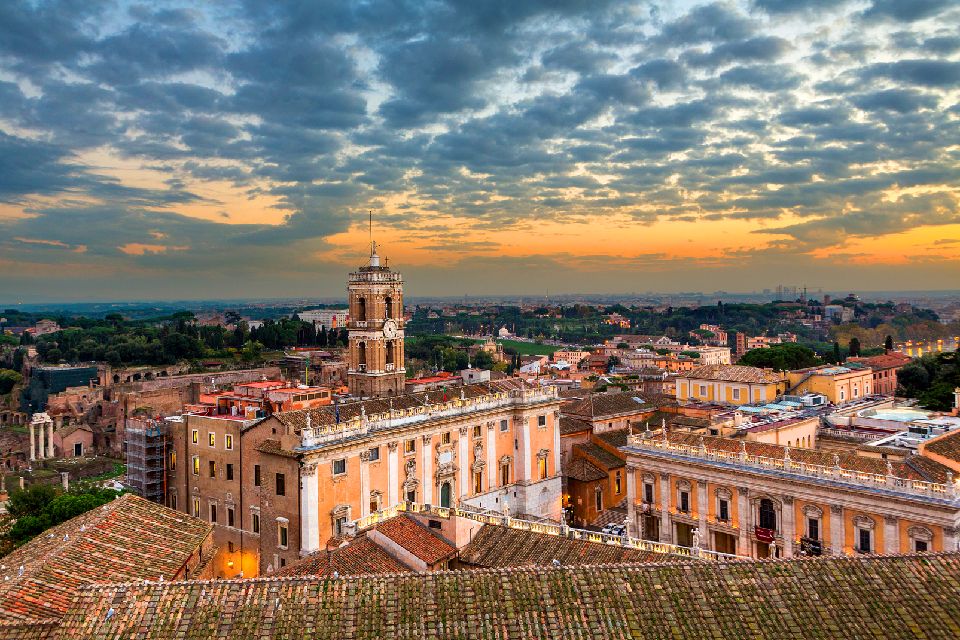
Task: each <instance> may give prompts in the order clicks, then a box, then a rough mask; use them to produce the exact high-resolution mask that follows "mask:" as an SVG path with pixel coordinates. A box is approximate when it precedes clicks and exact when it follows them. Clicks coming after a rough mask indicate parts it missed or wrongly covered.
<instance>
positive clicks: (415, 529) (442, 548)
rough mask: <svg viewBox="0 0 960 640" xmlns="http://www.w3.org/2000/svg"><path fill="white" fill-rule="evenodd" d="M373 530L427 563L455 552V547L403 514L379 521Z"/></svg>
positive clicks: (447, 556)
mask: <svg viewBox="0 0 960 640" xmlns="http://www.w3.org/2000/svg"><path fill="white" fill-rule="evenodd" d="M375 530H376V531H378V532H379V533H381V534H383V535H384V536H386V537H387V538H390V540H392V541H393V542H395V543H397V544H398V545H400V546H401V547H403V548H404V549H406V550H407V551H409V552H410V553H411V554H413V555H414V556H416V557H417V558H419V559H420V560H422V561H423V562H425V563H426V564H428V565H433V564H436V563H438V562H440V561H442V560H446V559H448V558H451V557H453V556H455V555H456V554H457V548H456V547H453V546H451V545H450V544H449V543H448V542H447V541H446V540H444V539H442V538H441V537H440V536H438V535H437V534H435V533H433V532H432V531H430V529H428V528H427V527H425V526H423V525H421V524H420V523H419V522H415V521H414V520H413V519H412V518H409V517H407V516H405V515H399V516H397V517H395V518H390V519H389V520H387V521H385V522H381V523H380V524H378V525H377V526H376V527H375Z"/></svg>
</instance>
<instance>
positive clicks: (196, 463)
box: [193, 456, 200, 476]
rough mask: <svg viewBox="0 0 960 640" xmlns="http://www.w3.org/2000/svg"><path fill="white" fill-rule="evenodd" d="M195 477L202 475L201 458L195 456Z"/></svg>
mask: <svg viewBox="0 0 960 640" xmlns="http://www.w3.org/2000/svg"><path fill="white" fill-rule="evenodd" d="M193 475H195V476H198V475H200V456H193Z"/></svg>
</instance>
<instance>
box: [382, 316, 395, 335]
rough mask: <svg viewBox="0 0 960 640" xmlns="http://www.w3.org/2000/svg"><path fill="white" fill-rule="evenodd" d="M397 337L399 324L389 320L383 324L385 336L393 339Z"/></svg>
mask: <svg viewBox="0 0 960 640" xmlns="http://www.w3.org/2000/svg"><path fill="white" fill-rule="evenodd" d="M396 335H397V323H396V322H394V321H393V320H387V321H386V322H384V323H383V336H384V337H385V338H393V337H395V336H396Z"/></svg>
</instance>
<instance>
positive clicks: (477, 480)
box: [473, 471, 483, 493]
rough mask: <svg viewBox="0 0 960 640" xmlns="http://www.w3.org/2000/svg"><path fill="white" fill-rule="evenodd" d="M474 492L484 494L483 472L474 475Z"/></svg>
mask: <svg viewBox="0 0 960 640" xmlns="http://www.w3.org/2000/svg"><path fill="white" fill-rule="evenodd" d="M473 492H474V493H482V492H483V472H482V471H476V472H474V474H473Z"/></svg>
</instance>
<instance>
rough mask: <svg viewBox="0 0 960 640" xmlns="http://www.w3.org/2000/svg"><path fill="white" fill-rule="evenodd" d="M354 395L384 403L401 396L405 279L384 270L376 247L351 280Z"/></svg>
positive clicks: (350, 370) (349, 370)
mask: <svg viewBox="0 0 960 640" xmlns="http://www.w3.org/2000/svg"><path fill="white" fill-rule="evenodd" d="M347 292H348V297H349V300H350V324H349V325H348V331H349V335H350V356H349V358H348V366H347V384H348V385H349V387H350V393H351V394H353V395H355V396H359V397H364V398H381V397H387V396H395V395H397V394H401V393H403V383H404V380H406V369H404V366H403V278H402V277H401V275H400V274H399V273H394V272H393V271H391V270H390V268H389V267H386V266H381V264H380V256H378V255H377V243H376V242H371V243H370V262H369V264H367V265H366V266H363V267H360V269H358V270H357V271H356V272H355V273H351V274H350V279H349V282H348V285H347Z"/></svg>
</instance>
